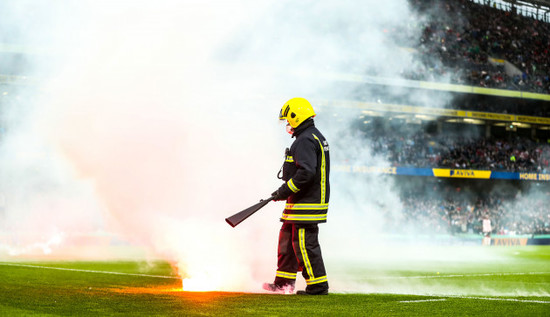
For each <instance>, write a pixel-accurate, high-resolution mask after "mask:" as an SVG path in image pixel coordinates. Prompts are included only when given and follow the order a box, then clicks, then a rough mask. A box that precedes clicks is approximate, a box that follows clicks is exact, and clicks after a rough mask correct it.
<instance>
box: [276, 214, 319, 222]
mask: <svg viewBox="0 0 550 317" xmlns="http://www.w3.org/2000/svg"><path fill="white" fill-rule="evenodd" d="M281 219H282V220H295V221H323V220H327V214H320V215H299V214H286V213H283V216H282V217H281Z"/></svg>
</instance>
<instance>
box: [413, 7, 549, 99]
mask: <svg viewBox="0 0 550 317" xmlns="http://www.w3.org/2000/svg"><path fill="white" fill-rule="evenodd" d="M411 5H412V6H413V7H414V8H417V9H418V11H419V12H420V13H422V14H423V15H425V16H427V19H426V20H425V21H422V22H419V23H418V27H420V28H421V31H422V35H421V37H420V39H419V41H418V45H417V47H416V49H417V53H418V60H419V61H421V62H420V63H418V65H416V69H415V70H414V71H412V72H408V73H407V74H404V75H405V76H406V77H408V78H410V79H416V80H437V78H442V77H444V76H447V77H449V78H450V79H451V81H453V82H455V83H458V84H466V85H474V86H482V87H491V88H501V89H513V90H523V91H531V92H537V93H545V94H548V93H550V37H548V34H550V24H548V23H546V22H543V21H540V20H537V19H535V18H531V17H526V16H523V15H519V14H517V13H515V12H513V11H504V10H500V9H497V8H495V7H492V6H488V5H480V4H477V3H475V2H473V1H470V0H443V1H440V0H428V1H426V0H411ZM507 63H509V64H507Z"/></svg>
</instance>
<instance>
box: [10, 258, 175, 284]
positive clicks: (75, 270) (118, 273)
mask: <svg viewBox="0 0 550 317" xmlns="http://www.w3.org/2000/svg"><path fill="white" fill-rule="evenodd" d="M0 265H5V266H17V267H28V268H35V269H50V270H61V271H73V272H84V273H102V274H114V275H127V276H141V277H154V278H167V279H174V280H181V277H179V276H166V275H151V274H140V273H123V272H110V271H96V270H84V269H69V268H64V267H53V266H42V265H30V264H20V263H7V262H0Z"/></svg>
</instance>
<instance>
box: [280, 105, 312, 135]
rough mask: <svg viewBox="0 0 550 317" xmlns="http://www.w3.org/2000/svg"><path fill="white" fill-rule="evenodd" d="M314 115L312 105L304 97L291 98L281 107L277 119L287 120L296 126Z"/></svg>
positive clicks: (292, 125)
mask: <svg viewBox="0 0 550 317" xmlns="http://www.w3.org/2000/svg"><path fill="white" fill-rule="evenodd" d="M311 117H315V111H313V107H312V106H311V104H310V103H309V101H307V100H306V99H304V98H292V99H290V100H289V101H287V102H286V103H285V104H284V106H283V107H282V108H281V112H280V113H279V120H285V119H286V120H287V121H288V123H289V124H290V126H291V127H293V128H296V127H297V126H299V125H300V124H301V123H302V122H304V121H305V120H306V119H308V118H311Z"/></svg>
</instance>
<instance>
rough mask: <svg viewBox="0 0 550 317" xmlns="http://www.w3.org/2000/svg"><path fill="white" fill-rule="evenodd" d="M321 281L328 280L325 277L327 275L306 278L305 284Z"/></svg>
mask: <svg viewBox="0 0 550 317" xmlns="http://www.w3.org/2000/svg"><path fill="white" fill-rule="evenodd" d="M323 282H328V279H327V276H326V275H325V276H321V277H316V278H310V279H307V280H306V284H307V285H311V284H319V283H323Z"/></svg>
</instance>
